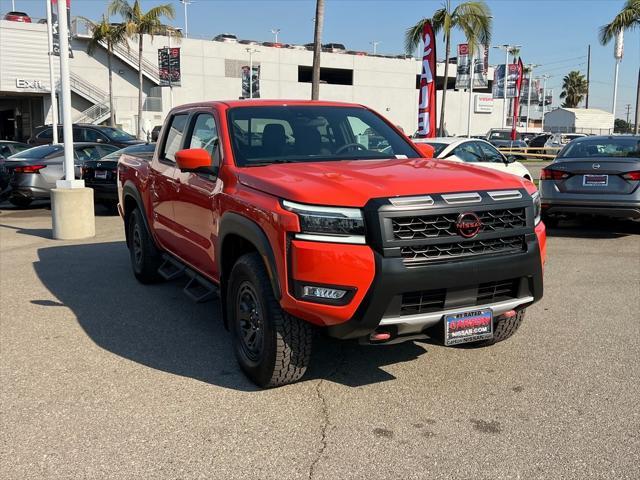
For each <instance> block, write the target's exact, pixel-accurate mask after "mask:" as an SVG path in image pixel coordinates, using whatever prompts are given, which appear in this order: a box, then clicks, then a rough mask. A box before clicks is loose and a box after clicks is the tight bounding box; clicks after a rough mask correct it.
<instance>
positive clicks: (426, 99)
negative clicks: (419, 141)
mask: <svg viewBox="0 0 640 480" xmlns="http://www.w3.org/2000/svg"><path fill="white" fill-rule="evenodd" d="M422 43H423V44H424V51H423V53H422V73H421V74H420V100H419V104H418V135H419V136H421V137H428V138H433V137H435V136H436V37H435V34H434V33H433V27H432V26H431V22H425V24H424V28H423V30H422Z"/></svg>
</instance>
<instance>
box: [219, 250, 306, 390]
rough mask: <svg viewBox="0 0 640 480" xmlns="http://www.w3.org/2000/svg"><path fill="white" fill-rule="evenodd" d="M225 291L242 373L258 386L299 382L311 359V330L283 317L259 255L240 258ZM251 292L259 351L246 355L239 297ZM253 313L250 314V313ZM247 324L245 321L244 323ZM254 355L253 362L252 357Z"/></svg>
mask: <svg viewBox="0 0 640 480" xmlns="http://www.w3.org/2000/svg"><path fill="white" fill-rule="evenodd" d="M228 285H229V287H228V289H227V301H226V305H227V318H228V319H229V326H230V330H231V334H232V337H233V347H234V351H235V354H236V358H237V359H238V363H239V364H240V368H241V369H242V370H243V371H244V373H245V374H246V375H247V376H248V377H249V378H250V379H251V380H252V381H253V382H254V383H255V384H256V385H258V386H260V387H263V388H270V387H278V386H281V385H286V384H289V383H293V382H296V381H298V380H299V379H300V378H301V377H302V376H303V375H304V373H305V372H306V370H307V366H308V365H309V359H310V356H311V346H312V339H313V329H312V327H311V325H309V324H308V323H307V322H305V321H303V320H300V319H298V318H295V317H293V316H291V315H289V314H288V313H286V312H285V311H284V310H282V308H281V307H280V305H279V303H278V301H277V300H276V298H275V296H274V294H273V289H272V286H271V282H270V279H269V275H268V274H267V270H266V268H265V265H264V263H263V261H262V258H261V257H260V255H259V254H258V253H248V254H245V255H243V256H241V257H240V258H239V259H238V260H237V261H236V263H235V265H234V266H233V269H232V270H231V274H230V276H229V284H228ZM246 290H248V291H250V292H252V293H251V295H252V296H253V297H254V299H255V301H256V302H255V303H256V305H255V306H256V307H257V309H255V310H256V311H257V312H259V314H260V317H261V318H260V320H259V321H256V323H259V325H260V326H261V328H262V340H261V350H260V351H259V352H258V353H255V352H250V353H247V351H248V350H247V348H248V347H247V345H246V341H245V340H243V338H242V331H243V326H242V322H243V320H242V319H241V318H240V314H239V311H240V309H241V298H240V296H241V295H242V293H243V292H244V291H246ZM253 311H254V310H252V312H253ZM244 321H245V323H246V319H245V320H244ZM254 353H255V356H254V357H253V358H251V357H252V355H253V354H254Z"/></svg>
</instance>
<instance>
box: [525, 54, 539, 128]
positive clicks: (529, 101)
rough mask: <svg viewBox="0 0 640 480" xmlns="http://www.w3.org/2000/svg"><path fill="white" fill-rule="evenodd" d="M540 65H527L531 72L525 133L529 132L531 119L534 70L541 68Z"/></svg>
mask: <svg viewBox="0 0 640 480" xmlns="http://www.w3.org/2000/svg"><path fill="white" fill-rule="evenodd" d="M539 66H540V65H537V64H535V63H530V64H529V65H527V69H528V70H529V85H528V87H529V88H527V126H526V127H525V132H528V131H529V119H530V118H531V117H530V115H529V114H530V112H531V89H532V88H533V69H534V68H536V67H539Z"/></svg>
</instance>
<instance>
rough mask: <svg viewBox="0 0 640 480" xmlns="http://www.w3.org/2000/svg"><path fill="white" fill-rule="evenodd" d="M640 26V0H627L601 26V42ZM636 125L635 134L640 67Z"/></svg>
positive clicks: (638, 123)
mask: <svg viewBox="0 0 640 480" xmlns="http://www.w3.org/2000/svg"><path fill="white" fill-rule="evenodd" d="M639 27H640V0H627V1H626V2H625V3H624V6H623V7H622V10H620V13H618V15H616V16H615V17H614V18H613V20H612V21H611V23H608V24H607V25H603V26H602V27H600V43H601V44H602V45H606V44H607V43H609V42H610V41H611V39H612V38H614V37H615V36H616V35H618V33H620V32H622V31H623V30H634V29H636V28H639ZM635 121H636V126H635V134H636V135H638V132H639V131H640V130H639V128H640V68H639V69H638V89H637V92H636V120H635Z"/></svg>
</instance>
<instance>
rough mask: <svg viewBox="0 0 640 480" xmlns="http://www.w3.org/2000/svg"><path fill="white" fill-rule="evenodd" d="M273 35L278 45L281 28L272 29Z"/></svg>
mask: <svg viewBox="0 0 640 480" xmlns="http://www.w3.org/2000/svg"><path fill="white" fill-rule="evenodd" d="M271 33H273V35H274V37H275V41H274V43H278V34H279V33H280V29H279V28H272V29H271Z"/></svg>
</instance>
